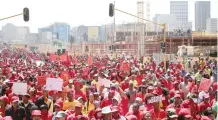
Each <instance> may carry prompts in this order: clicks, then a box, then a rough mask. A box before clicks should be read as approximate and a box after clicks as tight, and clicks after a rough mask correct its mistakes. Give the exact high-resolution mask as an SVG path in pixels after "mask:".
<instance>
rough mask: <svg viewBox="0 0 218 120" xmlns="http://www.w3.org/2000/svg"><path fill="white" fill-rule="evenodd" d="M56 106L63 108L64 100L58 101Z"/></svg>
mask: <svg viewBox="0 0 218 120" xmlns="http://www.w3.org/2000/svg"><path fill="white" fill-rule="evenodd" d="M54 105H55V106H58V107H60V108H63V101H62V100H57V101H56V102H55V104H54Z"/></svg>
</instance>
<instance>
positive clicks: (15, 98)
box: [11, 96, 19, 103]
mask: <svg viewBox="0 0 218 120" xmlns="http://www.w3.org/2000/svg"><path fill="white" fill-rule="evenodd" d="M18 101H19V98H18V97H17V96H13V97H12V98H11V102H12V103H13V102H18Z"/></svg>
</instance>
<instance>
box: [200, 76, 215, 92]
mask: <svg viewBox="0 0 218 120" xmlns="http://www.w3.org/2000/svg"><path fill="white" fill-rule="evenodd" d="M212 83H213V81H211V80H210V79H205V78H203V79H201V83H200V86H199V91H204V92H207V91H208V90H209V88H210V86H211V84H212Z"/></svg>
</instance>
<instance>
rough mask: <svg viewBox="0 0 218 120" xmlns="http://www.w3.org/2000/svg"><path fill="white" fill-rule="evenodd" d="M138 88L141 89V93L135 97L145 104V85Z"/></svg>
mask: <svg viewBox="0 0 218 120" xmlns="http://www.w3.org/2000/svg"><path fill="white" fill-rule="evenodd" d="M139 87H140V88H141V92H139V93H137V94H136V97H140V98H142V101H143V102H145V94H146V86H145V85H141V86H139Z"/></svg>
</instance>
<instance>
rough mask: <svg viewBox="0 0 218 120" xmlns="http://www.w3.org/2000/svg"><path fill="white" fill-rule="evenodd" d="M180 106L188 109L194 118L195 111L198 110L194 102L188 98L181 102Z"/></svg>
mask: <svg viewBox="0 0 218 120" xmlns="http://www.w3.org/2000/svg"><path fill="white" fill-rule="evenodd" d="M181 106H182V107H184V108H187V109H189V111H190V112H191V115H192V117H193V118H194V119H195V118H196V113H197V112H198V106H197V104H196V103H194V102H193V101H192V100H190V99H188V100H185V101H183V102H182V104H181Z"/></svg>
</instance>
